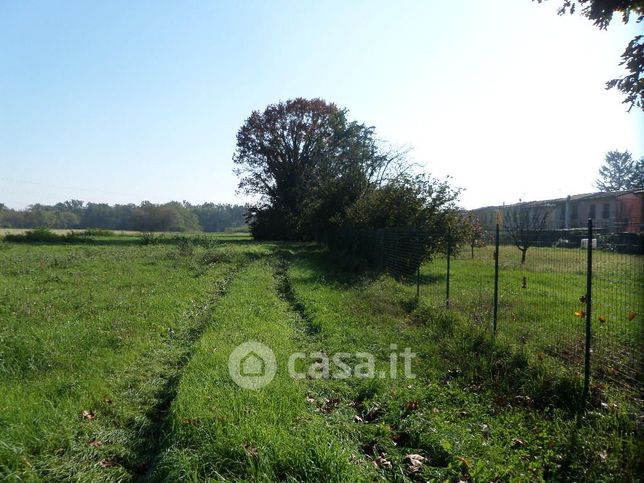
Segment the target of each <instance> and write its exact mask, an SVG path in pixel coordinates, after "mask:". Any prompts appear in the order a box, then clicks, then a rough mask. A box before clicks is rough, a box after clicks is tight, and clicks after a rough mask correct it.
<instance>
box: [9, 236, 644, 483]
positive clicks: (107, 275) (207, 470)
mask: <svg viewBox="0 0 644 483" xmlns="http://www.w3.org/2000/svg"><path fill="white" fill-rule="evenodd" d="M123 238H126V242H125V243H124V242H123ZM508 252H509V250H508ZM548 253H549V254H548V255H547V256H546V255H543V256H542V258H541V260H542V264H541V265H539V266H537V265H536V260H535V262H534V263H535V265H529V264H530V263H533V262H532V261H531V260H532V258H531V255H536V254H537V251H536V250H535V251H534V252H529V253H528V262H527V264H526V266H524V267H520V266H518V263H517V262H518V257H516V258H517V260H513V257H512V256H511V254H510V253H508V254H504V253H503V252H502V259H501V262H502V264H503V265H504V272H503V273H504V274H505V275H504V277H503V278H502V279H501V287H502V290H501V293H502V296H501V300H502V315H501V317H500V319H499V335H500V336H499V338H498V339H497V340H496V341H493V340H492V339H491V338H490V337H489V331H488V330H487V329H486V327H487V325H488V324H489V317H488V315H489V309H490V305H489V302H488V301H487V296H488V295H489V294H490V293H491V287H488V286H487V277H488V276H489V274H490V273H491V266H492V264H491V263H490V258H491V257H490V253H489V249H482V250H479V251H478V253H477V257H476V258H475V260H467V259H465V258H464V257H461V258H459V259H458V260H455V261H454V264H453V267H452V268H453V279H452V280H453V282H452V294H453V295H452V301H453V303H452V308H451V309H449V310H448V309H445V308H444V303H443V299H442V294H443V290H444V285H443V284H442V282H441V280H440V274H441V267H442V264H441V261H440V260H436V261H434V262H432V263H430V264H427V265H425V266H424V267H423V272H422V276H423V282H424V283H423V286H422V287H421V303H420V304H416V303H415V301H414V295H415V287H414V286H412V285H410V284H405V283H399V282H397V281H395V280H393V279H391V278H389V277H384V276H383V277H375V278H374V277H368V276H364V275H356V274H353V273H349V272H347V271H345V270H343V269H342V268H341V265H339V264H338V263H336V262H335V261H334V260H333V259H332V258H331V257H330V256H329V255H328V254H327V253H325V252H324V251H322V250H320V249H319V248H316V247H315V246H312V245H288V244H259V243H254V242H252V241H250V240H249V239H248V238H247V237H246V236H239V235H234V234H233V235H221V236H215V237H210V236H208V235H194V236H190V238H189V240H188V241H186V240H184V239H182V238H181V237H176V236H175V235H166V236H162V237H161V236H155V237H153V238H152V239H150V238H141V237H138V236H134V235H131V236H128V237H120V236H118V237H97V238H96V239H95V240H94V242H93V243H88V244H85V243H83V244H73V243H55V244H27V243H1V242H0V479H8V480H10V481H12V480H13V481H21V480H37V481H38V480H41V481H42V480H46V481H52V480H53V481H61V480H76V481H177V480H187V481H200V480H205V479H214V480H227V481H240V480H242V481H276V480H281V481H375V480H391V481H427V480H429V481H444V480H453V481H457V480H458V479H465V480H467V479H470V480H473V481H506V480H518V481H525V480H536V481H539V480H566V479H575V480H578V481H612V480H631V479H636V478H637V477H638V475H640V474H641V472H642V469H643V468H642V467H641V462H640V459H639V455H640V454H641V453H642V450H643V449H644V448H642V442H641V441H642V435H641V427H640V426H639V424H640V423H639V422H638V421H641V408H639V407H634V406H633V404H632V403H631V400H630V399H629V397H628V394H627V393H625V392H622V390H621V389H619V388H615V389H611V388H606V389H604V390H597V391H596V392H594V393H593V398H594V399H593V401H592V405H591V407H590V409H589V410H588V411H586V412H585V413H583V414H582V413H579V412H577V395H578V394H579V373H578V371H577V370H572V371H569V372H566V371H561V370H560V363H558V362H557V361H558V360H559V359H558V358H557V357H558V356H551V355H546V356H545V357H539V354H540V353H541V352H543V353H546V349H547V344H554V345H555V347H561V346H562V344H564V341H566V340H568V339H569V338H573V337H576V334H577V333H578V332H579V330H580V329H579V328H578V326H580V324H581V321H580V319H579V318H577V317H575V316H574V311H575V310H578V309H579V305H580V304H579V301H578V298H579V293H578V292H579V289H578V288H577V287H578V284H579V283H580V281H581V282H583V266H582V267H580V268H578V267H576V266H574V267H573V262H575V263H576V260H577V258H578V259H579V260H582V261H583V257H581V256H579V255H578V252H573V251H570V252H566V253H565V256H567V257H570V259H562V258H557V257H559V253H558V252H556V253H555V252H552V253H550V252H548ZM512 255H514V254H512ZM610 256H613V254H605V258H601V259H598V262H599V264H598V267H601V266H602V263H605V265H604V267H605V268H604V269H602V270H598V273H597V279H598V282H597V284H598V287H601V284H602V283H605V284H606V287H607V288H606V290H608V289H610V292H607V293H610V294H613V295H611V296H610V297H609V298H605V299H602V298H601V292H596V293H597V297H598V298H597V303H598V305H601V304H605V308H604V313H605V314H606V315H605V317H606V318H607V321H606V322H605V323H603V324H604V325H603V326H602V327H605V328H606V335H602V333H601V332H599V330H600V329H599V328H598V329H597V330H598V336H597V338H598V340H602V339H600V337H611V339H610V340H611V341H614V344H618V342H619V340H620V339H619V338H618V332H627V333H629V337H634V336H633V334H637V330H639V329H638V328H639V327H640V325H638V321H639V318H638V317H641V305H639V306H637V305H635V306H633V307H635V308H631V307H632V306H630V305H628V304H629V303H630V301H631V300H632V298H633V295H634V294H635V293H636V292H631V291H630V290H631V289H630V288H629V287H631V286H635V288H636V286H637V283H641V281H642V280H641V278H639V279H635V280H631V279H626V280H624V279H618V280H615V279H614V277H615V275H616V274H619V273H623V270H617V271H616V270H615V265H616V263H617V262H618V260H621V262H620V263H630V261H631V260H630V259H623V258H615V260H612V261H611V259H610V258H609V257H610ZM575 257H576V258H575ZM602 257H604V255H602ZM615 257H622V256H618V255H615ZM534 258H535V259H536V258H537V257H536V256H535V257H534ZM624 260H626V261H624ZM629 266H630V265H629ZM561 267H570V270H566V271H564V272H563V273H560V272H562V269H561ZM555 270H556V271H557V274H556V275H555ZM610 270H612V274H610V273H609V271H610ZM524 276H525V277H527V288H525V289H524V288H522V284H523V277H524ZM569 285H571V286H569ZM584 287H585V285H583V283H582V285H581V288H582V290H583V288H584ZM551 299H552V300H551ZM544 300H549V301H550V302H549V303H550V304H551V305H552V306H551V308H550V309H549V310H550V312H548V313H547V314H546V315H538V316H535V317H532V315H531V310H534V311H536V312H535V314H540V312H538V309H540V308H541V306H542V305H543V301H544ZM602 300H604V301H602ZM638 303H640V304H641V299H638ZM601 306H602V307H604V305H601ZM570 310H572V312H573V313H572V314H571V316H569V315H568V314H569V312H570ZM623 310H633V311H636V312H637V314H638V315H637V317H636V318H634V320H632V321H628V320H627V321H626V322H624V321H623V320H621V319H619V324H620V325H619V326H618V325H617V324H618V322H617V321H618V318H619V316H620V314H621V313H622V312H623ZM512 314H514V316H513V315H512ZM548 314H550V315H548ZM555 315H557V316H559V315H560V316H561V318H554V316H555ZM613 319H614V320H615V322H613ZM502 324H504V325H502ZM566 324H567V325H566ZM573 324H577V326H575V325H573ZM613 324H614V325H613ZM542 327H547V328H549V330H550V332H549V334H550V335H549V337H544V338H541V337H542V334H543V333H544V331H543V330H542ZM609 328H610V330H609ZM629 331H630V332H629ZM554 333H556V334H558V335H557V336H556V337H555V336H554V335H553V334H554ZM521 337H523V339H521ZM248 341H255V342H260V343H263V344H265V345H267V346H268V347H270V349H271V350H272V351H273V353H274V355H275V358H276V362H277V370H276V374H275V378H274V379H273V380H272V381H271V382H270V383H269V384H267V385H266V386H265V387H262V388H260V389H258V390H250V389H243V388H241V387H239V386H238V385H236V384H235V383H234V382H233V380H232V379H231V377H230V375H229V368H228V359H229V356H230V354H231V352H232V351H233V349H234V348H235V347H236V346H238V345H239V344H241V343H243V342H248ZM392 344H394V345H395V346H394V347H392ZM406 347H409V348H410V350H411V351H413V352H414V353H415V354H416V357H415V358H414V359H412V363H411V364H412V365H411V368H412V372H413V374H414V376H415V377H413V378H406V377H405V370H404V364H403V363H402V356H401V355H400V354H401V353H402V352H403V351H404V350H405V348H406ZM294 352H302V357H301V358H300V359H299V360H298V362H297V364H296V369H297V370H298V371H299V372H298V373H300V374H301V375H302V376H303V377H301V378H297V379H294V378H292V377H291V376H290V375H289V373H288V371H287V367H288V359H289V356H290V355H291V354H293V353H294ZM338 353H346V355H345V356H343V357H344V359H343V360H344V362H345V363H347V364H348V366H350V368H353V369H356V370H357V367H358V366H359V364H360V363H361V362H364V360H365V359H364V355H360V353H369V354H372V355H373V357H374V364H375V374H374V376H375V377H373V378H370V377H350V378H335V377H334V374H335V370H336V369H337V366H335V365H333V364H332V366H331V371H332V373H331V374H329V375H326V374H325V373H324V371H319V370H312V369H311V366H312V364H314V363H316V362H317V363H319V362H320V361H322V360H324V359H325V358H329V359H331V360H333V356H334V355H337V354H338ZM392 353H396V354H398V356H397V357H398V359H397V360H398V363H397V364H395V365H393V366H392V363H391V361H392V359H391V357H392V355H391V354H392ZM313 367H315V366H313ZM307 369H309V372H308V373H307ZM362 374H363V376H364V373H362ZM611 387H612V386H611Z"/></svg>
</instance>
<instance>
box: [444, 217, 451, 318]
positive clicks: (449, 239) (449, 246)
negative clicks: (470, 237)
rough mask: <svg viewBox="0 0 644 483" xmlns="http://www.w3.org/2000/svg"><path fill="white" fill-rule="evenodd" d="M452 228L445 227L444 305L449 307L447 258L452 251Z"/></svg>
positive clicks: (448, 258)
mask: <svg viewBox="0 0 644 483" xmlns="http://www.w3.org/2000/svg"><path fill="white" fill-rule="evenodd" d="M451 243H452V228H451V227H447V278H446V284H445V306H446V307H449V260H450V255H451V251H452V247H451Z"/></svg>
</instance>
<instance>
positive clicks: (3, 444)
mask: <svg viewBox="0 0 644 483" xmlns="http://www.w3.org/2000/svg"><path fill="white" fill-rule="evenodd" d="M240 260H241V258H240V257H238V256H236V254H235V253H234V252H233V251H231V250H226V249H225V247H222V248H221V249H217V250H212V249H211V250H204V249H201V250H198V251H195V252H194V253H193V254H192V255H191V256H185V255H181V254H180V253H179V251H178V250H177V249H176V248H174V247H167V246H153V247H148V246H145V247H143V246H130V247H120V246H99V247H94V246H77V245H69V246H68V245H36V246H35V245H24V244H0V320H1V321H2V323H1V324H0V394H1V397H0V475H4V476H5V477H14V478H16V479H19V478H26V479H31V478H37V477H41V478H42V477H44V478H47V479H50V478H54V479H57V478H68V477H69V478H76V477H81V476H79V475H83V474H86V473H87V474H89V475H94V472H99V473H100V475H105V476H106V479H110V478H111V477H113V478H122V477H126V476H128V475H131V474H132V473H133V472H136V471H138V468H137V465H139V464H142V463H144V462H143V461H139V460H140V459H144V457H145V451H146V450H145V449H144V447H145V446H149V441H148V440H147V438H145V436H146V432H148V431H152V430H153V426H154V421H151V420H150V418H153V417H154V413H155V411H154V408H155V405H158V404H160V399H162V398H163V397H165V396H166V395H165V394H164V391H167V390H168V387H167V386H168V381H170V380H171V377H172V374H173V369H175V368H176V364H177V363H178V362H179V361H180V359H181V357H182V354H183V352H184V351H185V350H186V347H185V346H186V345H189V344H190V343H191V339H194V338H195V337H196V334H192V332H193V331H195V330H198V329H199V327H201V326H203V325H204V324H205V323H207V322H208V320H207V315H208V313H209V310H210V307H211V306H212V304H213V303H214V298H215V297H216V296H217V295H218V292H219V291H220V289H221V287H222V284H223V283H224V282H225V280H226V278H227V277H228V276H229V274H230V272H231V271H232V270H233V269H234V268H235V267H236V265H238V264H239V263H240ZM146 413H149V414H146ZM140 438H145V441H144V444H141V441H140V440H139V439H140ZM117 463H118V464H117ZM107 475H109V476H107ZM86 477H87V476H86Z"/></svg>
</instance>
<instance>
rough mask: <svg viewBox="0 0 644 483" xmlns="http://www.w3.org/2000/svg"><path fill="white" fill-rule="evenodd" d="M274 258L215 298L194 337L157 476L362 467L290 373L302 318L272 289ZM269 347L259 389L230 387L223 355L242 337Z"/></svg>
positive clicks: (295, 473)
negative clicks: (270, 361) (271, 368)
mask: <svg viewBox="0 0 644 483" xmlns="http://www.w3.org/2000/svg"><path fill="white" fill-rule="evenodd" d="M279 273H280V269H279V266H278V267H277V268H276V267H275V264H274V263H270V262H268V261H266V260H264V261H258V262H254V263H252V264H251V265H250V266H248V267H247V268H245V269H244V270H243V271H242V272H241V273H240V274H239V276H238V277H237V278H236V279H235V280H234V281H233V283H232V284H231V286H230V290H229V291H228V292H227V294H226V296H225V297H224V298H222V300H221V301H220V303H219V304H218V305H217V307H216V309H215V312H214V314H213V316H214V321H215V323H214V324H212V325H211V326H210V327H209V329H208V330H207V331H206V332H205V333H204V335H203V336H202V337H201V339H200V340H199V342H198V343H197V346H196V350H195V353H194V356H193V358H192V359H191V360H190V362H189V364H188V366H187V367H186V370H185V372H184V374H183V377H182V379H181V381H180V383H179V390H178V394H177V398H176V399H175V400H174V401H173V404H172V407H171V409H170V417H169V426H168V428H169V429H170V430H171V432H169V433H168V437H167V439H166V440H165V445H164V449H163V453H162V456H161V459H160V461H159V464H158V466H157V468H156V470H155V472H154V473H153V475H152V480H154V481H179V480H204V479H209V478H215V479H222V480H235V481H239V480H253V481H257V480H261V481H276V480H288V481H356V480H361V479H363V478H362V477H363V476H364V474H363V473H362V470H361V469H360V468H358V467H357V466H356V465H354V464H353V463H351V461H350V457H351V455H350V453H349V452H348V451H347V450H346V449H345V448H344V446H343V445H342V444H341V441H340V440H338V439H337V438H336V437H335V435H334V434H332V433H331V432H329V431H328V428H327V426H326V422H325V421H324V418H323V417H321V416H320V415H319V414H318V413H316V412H314V411H313V410H312V408H311V407H310V404H309V403H308V402H307V400H306V397H307V388H308V382H307V381H305V380H294V379H292V378H291V377H290V376H289V374H288V372H287V370H286V367H287V360H288V357H289V355H290V354H291V353H293V352H295V351H298V350H301V349H302V348H301V347H300V346H299V344H300V342H298V333H297V332H298V330H297V328H298V327H301V323H302V322H301V317H300V314H298V313H297V312H296V311H294V310H292V308H291V307H290V306H289V304H288V303H287V302H286V301H285V300H284V299H283V298H282V297H280V295H279V294H278V289H279V286H280V280H279V276H278V274H279ZM248 341H256V342H260V343H263V344H265V345H267V346H269V347H270V348H271V349H272V350H273V352H274V354H275V357H276V360H277V365H278V368H277V373H276V375H275V378H274V379H273V380H272V381H271V382H270V383H269V384H267V385H266V386H264V387H262V388H260V389H258V390H249V389H243V388H241V387H239V386H237V385H236V384H235V383H234V382H233V381H232V379H231V378H230V376H229V374H228V357H229V355H230V353H231V352H232V350H233V349H234V348H235V347H237V346H238V345H239V344H241V343H244V342H248Z"/></svg>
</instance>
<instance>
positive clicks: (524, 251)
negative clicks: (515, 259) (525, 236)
mask: <svg viewBox="0 0 644 483" xmlns="http://www.w3.org/2000/svg"><path fill="white" fill-rule="evenodd" d="M527 252H528V249H527V248H525V249H523V250H521V265H523V264H524V263H525V254H526V253H527Z"/></svg>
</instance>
